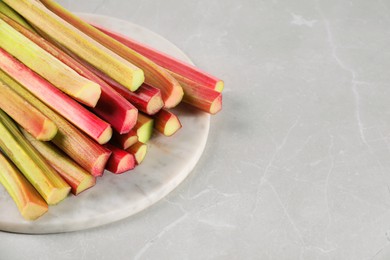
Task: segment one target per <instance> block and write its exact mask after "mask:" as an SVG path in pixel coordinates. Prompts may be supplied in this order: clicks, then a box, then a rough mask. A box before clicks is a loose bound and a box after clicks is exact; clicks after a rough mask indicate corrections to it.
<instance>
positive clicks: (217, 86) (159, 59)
mask: <svg viewBox="0 0 390 260" xmlns="http://www.w3.org/2000/svg"><path fill="white" fill-rule="evenodd" d="M94 26H95V27H96V28H98V29H99V30H101V31H102V32H104V33H106V34H107V35H108V36H110V37H112V38H114V39H116V40H117V41H119V42H121V43H123V44H124V45H126V46H128V47H129V48H132V49H134V50H135V51H138V52H139V53H141V54H142V55H144V56H145V57H147V58H149V59H151V60H152V61H154V62H155V63H156V64H158V65H160V66H161V67H163V68H165V69H166V70H167V71H169V73H170V74H171V75H172V76H173V77H174V78H175V79H176V80H177V81H178V82H179V83H180V85H181V86H182V88H183V90H184V97H183V102H185V103H188V104H190V105H191V106H193V107H196V108H198V109H200V110H202V111H205V112H207V113H210V114H216V113H217V112H219V111H220V110H221V108H222V94H221V93H220V92H222V90H223V88H224V83H223V81H222V80H220V79H218V78H216V77H214V76H211V75H209V74H207V73H206V72H203V71H201V70H199V69H198V68H196V67H195V66H192V65H190V64H187V63H185V62H182V61H180V60H178V59H176V58H173V57H172V56H169V55H167V54H165V53H162V52H160V51H158V50H156V49H153V48H152V47H149V46H146V45H144V44H142V43H139V42H137V41H135V40H132V39H130V38H129V37H127V36H124V35H121V34H119V33H116V32H113V31H111V30H108V29H105V28H102V27H100V26H97V25H94Z"/></svg>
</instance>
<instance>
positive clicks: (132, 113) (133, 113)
mask: <svg viewBox="0 0 390 260" xmlns="http://www.w3.org/2000/svg"><path fill="white" fill-rule="evenodd" d="M137 117H138V110H137V109H131V110H127V111H126V116H125V119H124V120H123V121H124V122H129V124H124V125H122V128H121V130H120V131H119V133H120V134H126V133H128V132H129V130H131V129H132V128H133V127H134V126H135V124H136V123H137ZM130 123H131V125H130Z"/></svg>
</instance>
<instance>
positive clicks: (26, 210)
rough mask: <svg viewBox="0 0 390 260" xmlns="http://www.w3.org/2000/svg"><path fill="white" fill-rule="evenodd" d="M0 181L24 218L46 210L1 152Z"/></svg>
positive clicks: (41, 200)
mask: <svg viewBox="0 0 390 260" xmlns="http://www.w3.org/2000/svg"><path fill="white" fill-rule="evenodd" d="M0 3H1V2H0ZM0 183H1V184H2V185H3V186H4V188H5V189H6V190H7V192H8V193H9V195H10V196H11V197H12V199H13V200H14V202H15V204H16V206H17V207H18V209H19V212H20V214H21V215H22V216H23V218H25V219H26V220H35V219H37V218H39V217H40V216H42V215H43V214H45V213H46V212H47V211H48V206H47V203H46V202H45V201H44V200H43V198H42V197H41V196H40V195H39V193H38V192H37V191H36V190H35V188H34V187H33V186H32V185H31V184H30V183H29V182H28V181H27V180H26V178H25V177H24V176H23V175H22V174H21V173H20V171H19V170H18V169H17V168H16V167H15V165H14V164H13V163H12V162H10V161H9V160H8V159H7V158H6V157H5V156H4V155H3V154H2V153H0Z"/></svg>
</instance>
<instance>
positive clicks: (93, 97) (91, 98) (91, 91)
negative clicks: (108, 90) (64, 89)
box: [74, 82, 102, 107]
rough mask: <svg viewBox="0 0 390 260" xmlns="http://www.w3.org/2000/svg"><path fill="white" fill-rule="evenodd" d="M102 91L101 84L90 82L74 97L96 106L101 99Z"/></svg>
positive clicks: (87, 104)
mask: <svg viewBox="0 0 390 260" xmlns="http://www.w3.org/2000/svg"><path fill="white" fill-rule="evenodd" d="M101 93H102V91H101V89H100V86H99V85H98V84H96V83H94V82H89V83H88V84H87V85H85V86H84V88H82V89H81V90H80V91H79V92H78V93H77V94H75V95H74V98H75V99H76V100H77V101H79V102H80V103H83V104H84V105H86V106H89V107H95V106H96V104H97V102H98V101H99V98H100V95H101Z"/></svg>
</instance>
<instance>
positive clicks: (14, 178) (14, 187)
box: [0, 153, 48, 220]
mask: <svg viewBox="0 0 390 260" xmlns="http://www.w3.org/2000/svg"><path fill="white" fill-rule="evenodd" d="M0 183H1V184H2V185H3V186H4V188H5V189H6V190H7V192H8V194H9V195H10V196H11V198H12V199H13V200H14V202H15V204H16V206H17V208H18V210H19V212H20V214H21V215H22V217H23V218H25V219H26V220H35V219H37V218H39V217H40V216H42V215H43V214H45V213H46V212H47V211H48V205H47V203H46V202H45V200H44V199H43V198H42V197H41V196H40V195H39V193H38V192H37V191H36V190H35V188H34V187H33V186H32V185H31V184H30V183H29V182H28V181H27V180H26V178H25V177H24V176H23V174H21V173H20V171H19V170H18V169H17V168H16V166H15V165H14V164H13V163H12V162H10V161H9V160H8V159H7V158H6V157H5V156H4V155H3V154H2V153H0Z"/></svg>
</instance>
